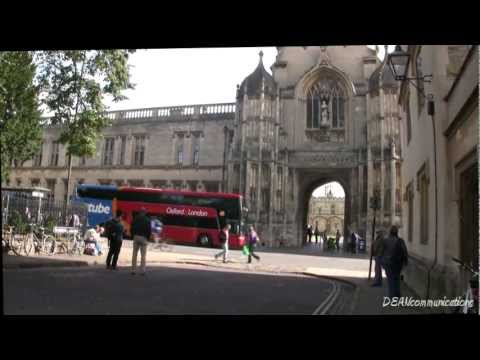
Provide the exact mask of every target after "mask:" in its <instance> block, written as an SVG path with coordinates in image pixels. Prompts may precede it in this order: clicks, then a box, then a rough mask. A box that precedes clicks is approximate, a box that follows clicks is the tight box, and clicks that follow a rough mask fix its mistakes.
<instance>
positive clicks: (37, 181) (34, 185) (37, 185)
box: [31, 179, 40, 187]
mask: <svg viewBox="0 0 480 360" xmlns="http://www.w3.org/2000/svg"><path fill="white" fill-rule="evenodd" d="M31 184H32V187H39V186H40V179H32V180H31Z"/></svg>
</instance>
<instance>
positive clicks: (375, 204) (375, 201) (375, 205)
mask: <svg viewBox="0 0 480 360" xmlns="http://www.w3.org/2000/svg"><path fill="white" fill-rule="evenodd" d="M380 202H381V197H380V189H379V188H378V187H377V188H376V189H375V190H374V191H373V196H372V197H371V198H370V208H371V209H373V223H372V245H371V246H370V267H369V269H368V280H370V278H371V274H372V257H373V251H372V250H373V242H374V241H375V223H376V218H377V210H380V208H381V203H380Z"/></svg>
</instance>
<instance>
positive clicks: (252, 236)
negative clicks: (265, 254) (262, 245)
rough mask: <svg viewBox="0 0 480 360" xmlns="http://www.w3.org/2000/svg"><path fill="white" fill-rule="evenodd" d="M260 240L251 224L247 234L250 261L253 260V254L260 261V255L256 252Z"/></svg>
mask: <svg viewBox="0 0 480 360" xmlns="http://www.w3.org/2000/svg"><path fill="white" fill-rule="evenodd" d="M258 242H259V238H258V234H257V232H256V231H255V228H254V227H253V225H251V226H250V228H249V231H248V234H247V244H248V263H249V264H250V263H251V262H252V256H253V257H254V258H255V259H257V260H258V261H260V256H258V255H257V254H255V253H254V251H255V247H256V246H257V244H258Z"/></svg>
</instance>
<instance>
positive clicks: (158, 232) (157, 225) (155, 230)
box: [151, 217, 163, 248]
mask: <svg viewBox="0 0 480 360" xmlns="http://www.w3.org/2000/svg"><path fill="white" fill-rule="evenodd" d="M151 225H152V237H153V242H154V243H155V247H156V248H158V247H159V242H160V240H161V238H162V232H163V223H162V220H161V218H160V217H158V218H157V217H153V218H152V222H151Z"/></svg>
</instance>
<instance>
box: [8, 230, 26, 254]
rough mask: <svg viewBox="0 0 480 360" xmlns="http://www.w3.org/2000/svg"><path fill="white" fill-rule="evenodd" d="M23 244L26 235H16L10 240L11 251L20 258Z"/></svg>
mask: <svg viewBox="0 0 480 360" xmlns="http://www.w3.org/2000/svg"><path fill="white" fill-rule="evenodd" d="M23 242H24V235H18V234H14V235H12V237H11V238H10V249H12V251H13V253H14V254H15V255H17V256H20V255H21V254H22V250H23Z"/></svg>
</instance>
